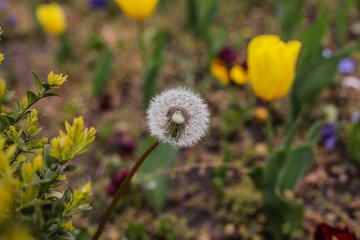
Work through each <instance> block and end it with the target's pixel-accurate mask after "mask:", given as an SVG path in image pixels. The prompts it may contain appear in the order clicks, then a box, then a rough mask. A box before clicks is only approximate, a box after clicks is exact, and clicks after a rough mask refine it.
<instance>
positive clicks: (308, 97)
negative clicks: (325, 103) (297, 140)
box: [290, 6, 359, 120]
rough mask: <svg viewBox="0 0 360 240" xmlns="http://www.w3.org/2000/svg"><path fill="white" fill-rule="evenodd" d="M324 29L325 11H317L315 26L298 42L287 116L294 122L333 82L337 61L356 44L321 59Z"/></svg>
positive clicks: (324, 9) (355, 46)
mask: <svg viewBox="0 0 360 240" xmlns="http://www.w3.org/2000/svg"><path fill="white" fill-rule="evenodd" d="M327 25H328V16H327V9H326V7H325V6H323V8H322V9H321V11H320V13H319V15H318V18H317V21H316V23H315V24H314V25H313V26H312V27H311V28H310V29H309V30H307V31H304V33H303V35H302V37H301V42H302V44H303V45H302V48H301V53H300V56H299V62H298V68H297V72H296V77H295V80H294V84H293V86H292V90H291V96H290V98H291V116H292V119H293V120H294V119H296V117H297V115H298V114H299V112H300V110H301V108H302V107H303V106H304V105H308V106H310V105H311V103H313V102H314V101H315V100H316V98H317V96H318V95H319V94H320V93H321V91H322V90H324V89H325V88H326V87H329V86H331V85H332V84H334V83H335V82H336V79H335V77H336V74H337V65H338V63H339V61H340V59H341V58H344V57H346V56H348V55H349V54H350V53H351V52H352V51H353V50H354V49H357V48H359V44H357V45H352V46H349V47H343V48H341V49H339V50H338V51H336V52H335V53H334V54H333V55H332V56H331V57H329V58H324V57H323V56H322V54H321V51H322V49H323V47H322V39H323V38H324V36H325V34H326V31H327Z"/></svg>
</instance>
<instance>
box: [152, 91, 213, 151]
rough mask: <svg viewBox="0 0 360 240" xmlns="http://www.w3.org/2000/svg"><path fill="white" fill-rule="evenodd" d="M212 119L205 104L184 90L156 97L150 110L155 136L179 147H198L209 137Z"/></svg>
mask: <svg viewBox="0 0 360 240" xmlns="http://www.w3.org/2000/svg"><path fill="white" fill-rule="evenodd" d="M209 116H210V114H209V111H208V108H207V104H206V103H205V101H204V100H203V99H202V98H201V97H200V96H199V95H198V94H196V93H194V92H192V91H190V90H187V89H184V88H177V89H170V90H167V91H164V92H163V93H161V94H159V95H157V96H155V97H154V98H153V99H152V100H151V102H150V104H149V108H148V110H147V120H148V126H149V129H150V133H151V135H152V136H154V137H156V138H158V139H159V140H160V141H162V142H167V143H170V144H173V145H175V146H176V147H179V148H182V147H189V146H191V145H194V144H196V143H197V142H199V141H200V139H201V138H202V137H204V136H205V133H206V130H207V129H208V126H209V121H210V120H209Z"/></svg>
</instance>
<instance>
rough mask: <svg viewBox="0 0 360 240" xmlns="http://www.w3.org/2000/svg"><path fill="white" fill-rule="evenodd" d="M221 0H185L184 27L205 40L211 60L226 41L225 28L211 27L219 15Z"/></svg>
mask: <svg viewBox="0 0 360 240" xmlns="http://www.w3.org/2000/svg"><path fill="white" fill-rule="evenodd" d="M220 6H221V1H219V0H208V1H203V0H187V1H186V18H185V26H186V28H187V29H188V30H189V31H190V32H191V33H192V34H194V35H195V36H196V37H199V38H202V39H204V40H205V41H206V44H207V49H208V55H209V59H210V60H212V59H213V58H214V57H215V56H216V54H217V52H218V51H219V49H221V48H222V47H223V46H224V44H225V41H226V36H227V28H226V27H225V26H222V27H221V28H219V29H214V28H212V24H213V23H214V21H215V20H216V19H217V17H218V15H219V12H220V11H219V10H220Z"/></svg>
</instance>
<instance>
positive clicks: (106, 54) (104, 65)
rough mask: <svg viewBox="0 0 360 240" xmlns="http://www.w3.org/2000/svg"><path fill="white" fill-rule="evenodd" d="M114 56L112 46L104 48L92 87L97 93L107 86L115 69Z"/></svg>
mask: <svg viewBox="0 0 360 240" xmlns="http://www.w3.org/2000/svg"><path fill="white" fill-rule="evenodd" d="M113 61H114V56H113V54H112V52H111V49H110V48H108V47H107V48H105V49H104V50H103V53H102V56H101V58H100V60H99V62H98V63H97V65H96V68H95V72H94V76H93V79H92V89H93V93H94V94H95V95H100V94H101V93H102V92H103V91H104V90H105V88H106V86H107V83H108V81H109V78H110V76H111V73H112V69H113Z"/></svg>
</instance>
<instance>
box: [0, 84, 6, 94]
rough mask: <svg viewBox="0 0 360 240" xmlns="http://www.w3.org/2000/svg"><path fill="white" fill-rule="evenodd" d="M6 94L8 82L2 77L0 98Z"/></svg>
mask: <svg viewBox="0 0 360 240" xmlns="http://www.w3.org/2000/svg"><path fill="white" fill-rule="evenodd" d="M5 94H6V83H5V81H4V80H3V79H0V98H4V97H5Z"/></svg>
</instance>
